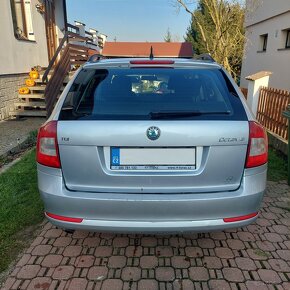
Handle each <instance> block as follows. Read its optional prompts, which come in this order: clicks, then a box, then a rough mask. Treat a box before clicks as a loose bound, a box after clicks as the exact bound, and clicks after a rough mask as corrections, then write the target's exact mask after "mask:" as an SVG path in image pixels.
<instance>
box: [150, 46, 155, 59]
mask: <svg viewBox="0 0 290 290" xmlns="http://www.w3.org/2000/svg"><path fill="white" fill-rule="evenodd" d="M149 58H150V59H153V58H154V55H153V47H152V45H151V48H150V56H149Z"/></svg>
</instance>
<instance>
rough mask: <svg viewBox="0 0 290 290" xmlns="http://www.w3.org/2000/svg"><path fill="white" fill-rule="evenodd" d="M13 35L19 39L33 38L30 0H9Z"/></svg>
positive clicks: (32, 39)
mask: <svg viewBox="0 0 290 290" xmlns="http://www.w3.org/2000/svg"><path fill="white" fill-rule="evenodd" d="M10 3H11V12H12V20H13V28H14V35H15V37H16V38H17V39H20V40H31V41H34V40H35V36H34V32H33V25H32V13H31V0H10Z"/></svg>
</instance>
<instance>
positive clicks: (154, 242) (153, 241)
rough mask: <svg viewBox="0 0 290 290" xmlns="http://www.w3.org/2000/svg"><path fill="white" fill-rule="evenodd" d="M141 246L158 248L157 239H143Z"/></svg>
mask: <svg viewBox="0 0 290 290" xmlns="http://www.w3.org/2000/svg"><path fill="white" fill-rule="evenodd" d="M141 245H142V246H143V247H156V246H157V239H156V237H153V236H152V237H143V238H142V239H141Z"/></svg>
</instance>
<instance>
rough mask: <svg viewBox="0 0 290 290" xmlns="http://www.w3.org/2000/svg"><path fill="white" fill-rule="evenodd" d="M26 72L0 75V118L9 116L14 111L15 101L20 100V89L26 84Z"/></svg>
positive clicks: (3, 118)
mask: <svg viewBox="0 0 290 290" xmlns="http://www.w3.org/2000/svg"><path fill="white" fill-rule="evenodd" d="M27 75H28V74H27V73H25V74H13V75H0V120H5V119H8V118H9V112H10V111H14V109H15V107H14V102H15V101H17V100H18V89H19V88H20V87H21V86H24V84H25V79H26V78H27Z"/></svg>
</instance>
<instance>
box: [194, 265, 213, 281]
mask: <svg viewBox="0 0 290 290" xmlns="http://www.w3.org/2000/svg"><path fill="white" fill-rule="evenodd" d="M189 276H190V278H191V279H192V280H193V281H207V280H208V279H209V273H208V270H207V269H206V268H204V267H191V268H189Z"/></svg>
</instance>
